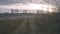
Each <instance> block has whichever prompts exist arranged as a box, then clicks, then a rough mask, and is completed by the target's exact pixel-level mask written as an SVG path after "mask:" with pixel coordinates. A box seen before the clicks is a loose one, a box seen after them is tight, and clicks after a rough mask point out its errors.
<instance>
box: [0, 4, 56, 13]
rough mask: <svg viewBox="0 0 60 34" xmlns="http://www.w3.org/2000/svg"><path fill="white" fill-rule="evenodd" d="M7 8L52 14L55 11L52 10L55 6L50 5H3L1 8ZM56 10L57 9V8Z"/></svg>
mask: <svg viewBox="0 0 60 34" xmlns="http://www.w3.org/2000/svg"><path fill="white" fill-rule="evenodd" d="M2 7H3V8H6V9H11V8H12V9H26V10H43V11H49V12H52V11H54V10H53V9H52V8H54V6H52V5H48V4H33V3H28V4H16V5H15V4H14V5H13V4H12V5H5V6H4V5H3V6H0V8H2ZM55 8H56V7H55Z"/></svg>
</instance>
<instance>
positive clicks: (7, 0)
mask: <svg viewBox="0 0 60 34" xmlns="http://www.w3.org/2000/svg"><path fill="white" fill-rule="evenodd" d="M28 3H33V4H52V5H56V6H60V0H0V13H1V11H5V10H6V11H8V10H7V9H4V7H1V6H8V5H9V6H10V5H13V6H14V5H16V4H23V5H27V4H28Z"/></svg>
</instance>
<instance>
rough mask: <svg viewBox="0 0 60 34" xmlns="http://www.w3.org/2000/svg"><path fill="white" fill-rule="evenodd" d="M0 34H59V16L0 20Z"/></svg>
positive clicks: (50, 15) (49, 15)
mask: <svg viewBox="0 0 60 34" xmlns="http://www.w3.org/2000/svg"><path fill="white" fill-rule="evenodd" d="M0 34H60V15H58V14H48V15H43V16H23V17H19V18H18V19H17V18H16V19H12V20H11V19H4V20H0Z"/></svg>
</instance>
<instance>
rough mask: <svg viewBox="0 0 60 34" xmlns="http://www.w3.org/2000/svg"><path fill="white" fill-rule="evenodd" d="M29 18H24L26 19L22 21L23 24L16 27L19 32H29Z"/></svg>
mask: <svg viewBox="0 0 60 34" xmlns="http://www.w3.org/2000/svg"><path fill="white" fill-rule="evenodd" d="M27 21H28V19H27V18H26V19H24V21H23V22H22V24H21V25H20V26H19V27H18V28H17V29H16V31H17V32H18V34H27V32H28V31H27V27H26V24H27Z"/></svg>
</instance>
